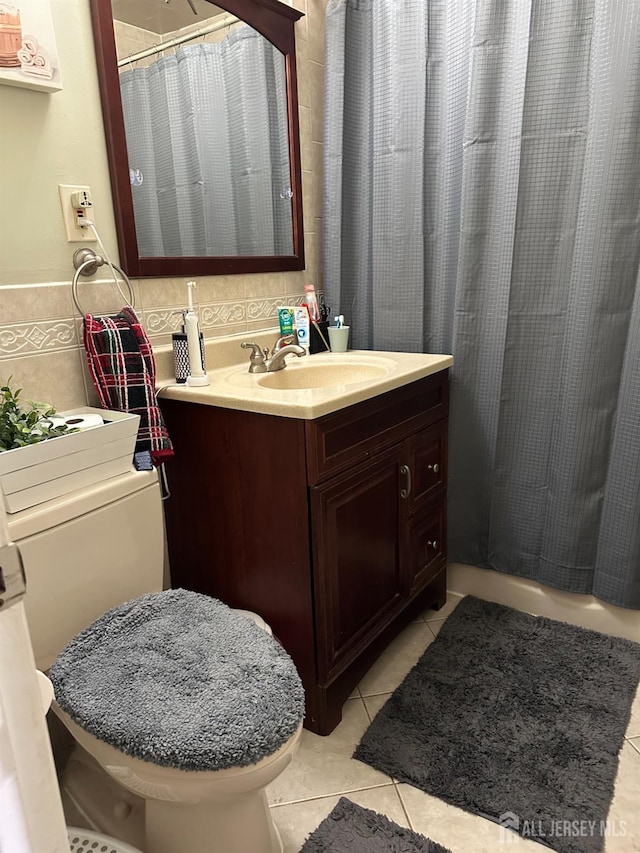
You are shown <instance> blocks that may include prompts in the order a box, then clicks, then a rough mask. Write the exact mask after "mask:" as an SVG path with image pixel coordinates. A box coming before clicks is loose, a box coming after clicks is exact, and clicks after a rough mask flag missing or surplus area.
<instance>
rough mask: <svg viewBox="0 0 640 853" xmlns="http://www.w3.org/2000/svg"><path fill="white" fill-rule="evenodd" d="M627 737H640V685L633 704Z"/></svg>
mask: <svg viewBox="0 0 640 853" xmlns="http://www.w3.org/2000/svg"><path fill="white" fill-rule="evenodd" d="M627 737H640V687H638V689H637V691H636V695H635V699H634V700H633V704H632V705H631V716H630V717H629V725H628V726H627Z"/></svg>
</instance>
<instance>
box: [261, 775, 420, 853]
mask: <svg viewBox="0 0 640 853" xmlns="http://www.w3.org/2000/svg"><path fill="white" fill-rule="evenodd" d="M348 798H349V799H350V800H351V801H352V802H354V803H357V804H358V805H360V806H364V807H365V808H367V809H373V811H376V812H379V813H380V814H384V815H386V816H387V817H388V818H389V819H390V820H392V821H394V822H395V823H397V824H399V825H400V826H409V822H408V821H407V817H406V815H405V812H404V809H403V807H402V803H401V802H400V798H399V797H398V794H397V792H396V789H395V786H394V785H384V786H383V787H381V788H369V789H366V790H362V791H354V792H352V793H350V794H348ZM339 799H340V797H338V796H333V797H322V798H320V799H315V800H306V801H305V802H303V803H295V804H292V805H286V806H273V807H272V809H271V813H272V815H273V819H274V821H275V824H276V826H277V827H278V831H279V833H280V837H281V838H282V843H283V845H284V853H298V851H299V850H300V848H301V847H302V845H303V844H304V841H305V839H306V838H307V836H308V835H309V834H310V833H311V832H313V830H314V829H316V827H317V826H318V825H319V824H320V823H321V822H322V821H323V820H324V819H325V817H326V816H327V815H328V814H329V812H330V811H331V809H332V808H333V807H334V806H335V804H336V803H337V802H338V800H339Z"/></svg>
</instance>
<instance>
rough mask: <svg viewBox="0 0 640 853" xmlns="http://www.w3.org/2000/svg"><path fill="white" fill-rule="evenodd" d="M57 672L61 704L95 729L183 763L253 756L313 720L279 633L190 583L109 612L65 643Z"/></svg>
mask: <svg viewBox="0 0 640 853" xmlns="http://www.w3.org/2000/svg"><path fill="white" fill-rule="evenodd" d="M49 677H50V678H51V681H52V682H53V686H54V690H55V696H56V701H57V702H58V704H59V705H60V707H61V708H62V710H63V711H66V712H67V713H68V714H69V716H70V717H71V718H72V719H73V720H74V721H75V722H76V723H77V724H78V725H80V726H82V727H83V728H84V729H86V730H87V731H88V732H90V733H91V734H93V735H94V736H95V737H97V738H99V739H100V740H103V741H105V742H106V743H108V744H110V745H111V746H113V747H115V748H116V749H119V750H121V751H122V752H124V753H126V754H127V755H131V756H133V757H135V758H141V759H143V760H145V761H151V762H154V763H156V764H160V765H163V766H166V767H174V768H178V769H182V770H221V769H224V768H230V767H245V766H248V765H250V764H255V763H256V762H258V761H260V760H262V759H263V758H266V757H267V756H269V755H272V754H273V753H274V752H277V750H278V749H280V748H281V747H282V746H283V745H284V744H285V743H286V742H287V741H288V740H289V738H290V737H291V736H292V735H293V734H294V732H295V730H296V729H297V728H298V726H299V724H300V721H301V720H302V717H303V716H304V691H303V688H302V683H301V681H300V677H299V675H298V673H297V671H296V668H295V666H294V663H293V661H292V660H291V658H290V657H289V655H288V654H287V653H286V652H285V650H284V649H283V648H282V646H281V645H280V644H279V643H278V641H277V640H275V639H274V638H273V637H271V636H270V635H269V634H268V633H266V632H265V631H263V630H262V629H261V628H259V627H258V626H257V625H256V624H255V623H254V622H252V621H251V620H249V619H246V618H245V617H244V616H242V615H240V614H238V613H235V612H234V611H233V610H231V609H230V608H229V607H227V606H226V605H225V604H223V603H222V602H220V601H218V600H217V599H215V598H210V597H209V596H206V595H201V594H199V593H196V592H191V591H188V590H184V589H175V590H165V591H164V592H160V593H151V594H148V595H143V596H141V597H139V598H135V599H133V600H132V601H129V602H127V603H126V604H122V605H119V606H118V607H115V608H113V610H110V611H109V612H108V613H105V615H104V616H102V617H101V618H100V619H98V620H96V621H95V622H94V623H93V624H92V625H90V626H89V627H88V628H86V629H85V630H84V631H82V632H81V633H80V634H78V635H77V636H76V637H75V638H74V639H73V640H72V641H71V642H70V643H69V644H68V645H67V646H66V647H65V648H64V649H63V651H62V652H61V653H60V655H59V656H58V658H57V660H56V661H55V662H54V664H53V666H52V667H51V669H50V670H49Z"/></svg>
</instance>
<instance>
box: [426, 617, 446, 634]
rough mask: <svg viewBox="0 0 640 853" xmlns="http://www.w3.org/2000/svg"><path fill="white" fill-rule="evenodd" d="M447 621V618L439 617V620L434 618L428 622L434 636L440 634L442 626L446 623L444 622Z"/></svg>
mask: <svg viewBox="0 0 640 853" xmlns="http://www.w3.org/2000/svg"><path fill="white" fill-rule="evenodd" d="M446 621H447V620H446V619H437V620H435V619H434V620H432V621H429V622H427V625H428V626H429V630H430V631H431V633H432V634H433V636H434V637H437V636H438V634H439V633H440V628H442V626H443V625H444V623H445V622H446Z"/></svg>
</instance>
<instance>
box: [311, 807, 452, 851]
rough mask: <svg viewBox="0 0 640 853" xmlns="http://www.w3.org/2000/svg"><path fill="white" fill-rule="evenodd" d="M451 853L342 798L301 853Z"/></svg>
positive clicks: (313, 833) (422, 836) (409, 830)
mask: <svg viewBox="0 0 640 853" xmlns="http://www.w3.org/2000/svg"><path fill="white" fill-rule="evenodd" d="M347 851H348V853H451V851H450V850H448V849H447V848H446V847H442V846H441V845H440V844H436V843H435V841H431V840H430V839H428V838H425V837H424V835H418V833H417V832H413V830H411V829H405V828H404V827H403V826H398V824H397V823H394V822H393V821H391V820H389V819H388V818H386V817H384V815H381V814H378V812H373V811H371V810H370V809H365V808H363V807H362V806H358V805H356V804H355V803H352V802H351V800H347V799H346V797H341V798H340V800H339V801H338V803H337V804H336V806H335V807H334V809H333V811H332V812H331V814H330V815H329V816H328V817H326V818H325V819H324V820H323V821H322V823H321V824H320V826H319V827H318V828H317V829H316V830H315V832H312V833H311V835H310V836H309V837H308V838H307V840H306V841H305V844H304V847H303V848H302V850H301V851H300V853H347Z"/></svg>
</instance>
